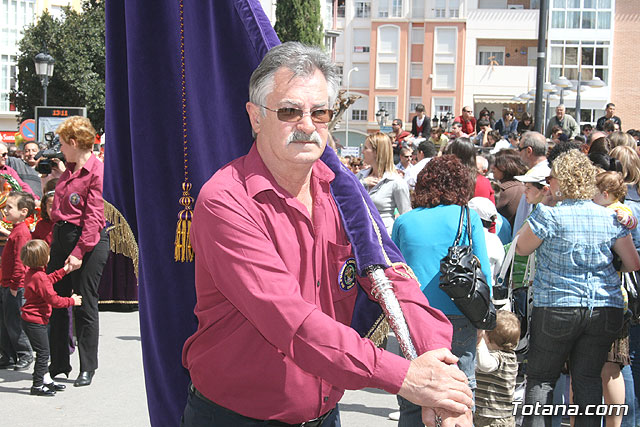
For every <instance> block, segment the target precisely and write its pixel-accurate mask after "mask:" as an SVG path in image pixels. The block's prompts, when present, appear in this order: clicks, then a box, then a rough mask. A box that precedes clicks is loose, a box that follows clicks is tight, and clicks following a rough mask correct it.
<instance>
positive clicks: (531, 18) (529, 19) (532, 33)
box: [467, 9, 539, 39]
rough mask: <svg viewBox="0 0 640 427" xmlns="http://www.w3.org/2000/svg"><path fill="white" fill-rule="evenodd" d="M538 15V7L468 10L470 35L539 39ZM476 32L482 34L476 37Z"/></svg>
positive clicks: (468, 30)
mask: <svg viewBox="0 0 640 427" xmlns="http://www.w3.org/2000/svg"><path fill="white" fill-rule="evenodd" d="M538 16H539V11H538V10H536V9H473V10H468V11H467V32H468V34H469V35H468V37H474V38H501V39H537V38H538ZM476 33H480V34H481V35H479V36H477V37H476ZM472 34H473V35H472Z"/></svg>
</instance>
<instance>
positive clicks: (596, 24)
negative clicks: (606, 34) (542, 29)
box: [551, 0, 612, 30]
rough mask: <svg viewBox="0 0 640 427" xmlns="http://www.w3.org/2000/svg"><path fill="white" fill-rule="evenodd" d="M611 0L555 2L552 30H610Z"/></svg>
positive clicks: (555, 0) (556, 0) (553, 5)
mask: <svg viewBox="0 0 640 427" xmlns="http://www.w3.org/2000/svg"><path fill="white" fill-rule="evenodd" d="M611 12H612V10H611V0H554V1H553V4H552V10H551V28H567V29H583V30H593V29H598V30H609V29H611Z"/></svg>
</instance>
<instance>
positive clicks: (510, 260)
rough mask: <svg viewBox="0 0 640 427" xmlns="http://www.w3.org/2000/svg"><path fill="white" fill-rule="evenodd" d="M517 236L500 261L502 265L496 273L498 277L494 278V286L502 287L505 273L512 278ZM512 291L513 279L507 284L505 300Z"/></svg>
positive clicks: (509, 296)
mask: <svg viewBox="0 0 640 427" xmlns="http://www.w3.org/2000/svg"><path fill="white" fill-rule="evenodd" d="M518 237H520V235H519V234H517V235H516V237H515V238H514V239H513V240H512V241H511V246H509V251H508V252H507V254H506V255H505V256H504V259H503V260H502V265H501V266H500V271H499V272H498V276H497V277H496V284H497V285H502V284H503V283H504V281H505V279H506V278H507V272H508V274H509V277H511V278H513V264H514V261H515V256H516V244H517V243H518ZM512 291H513V279H511V280H510V281H509V283H508V284H507V292H508V294H507V298H511V293H512Z"/></svg>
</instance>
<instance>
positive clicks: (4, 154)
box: [0, 153, 9, 157]
mask: <svg viewBox="0 0 640 427" xmlns="http://www.w3.org/2000/svg"><path fill="white" fill-rule="evenodd" d="M8 155H9V153H2V154H0V157H7V156H8Z"/></svg>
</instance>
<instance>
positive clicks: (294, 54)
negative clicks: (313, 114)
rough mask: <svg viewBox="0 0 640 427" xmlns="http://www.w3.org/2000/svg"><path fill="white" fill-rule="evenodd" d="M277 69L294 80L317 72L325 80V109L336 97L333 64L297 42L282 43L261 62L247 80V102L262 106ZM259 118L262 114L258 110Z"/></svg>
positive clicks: (321, 52)
mask: <svg viewBox="0 0 640 427" xmlns="http://www.w3.org/2000/svg"><path fill="white" fill-rule="evenodd" d="M280 68H286V69H287V70H289V71H291V72H292V73H293V75H292V76H291V78H292V79H293V78H296V77H309V76H311V75H312V74H313V73H314V72H315V71H316V70H319V71H320V72H321V73H322V74H323V75H324V77H325V79H327V91H328V92H329V99H328V102H329V105H328V107H329V108H332V106H333V102H334V101H335V98H336V96H337V95H338V87H339V84H338V72H337V68H336V66H335V64H334V63H333V62H332V61H331V58H329V55H327V54H326V53H325V52H324V51H322V49H320V48H318V47H313V46H307V45H304V44H302V43H299V42H286V43H283V44H281V45H279V46H276V47H274V48H273V49H271V50H270V51H269V52H267V54H266V55H265V56H264V58H263V59H262V62H261V63H260V65H258V68H256V69H255V71H254V72H253V74H251V79H250V80H249V101H250V102H252V103H253V104H256V105H261V106H262V105H265V103H266V100H267V95H269V94H270V93H271V92H272V91H273V85H274V76H275V73H276V72H277V71H278V70H279V69H280ZM262 114H263V115H264V114H266V112H265V111H264V108H262Z"/></svg>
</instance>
